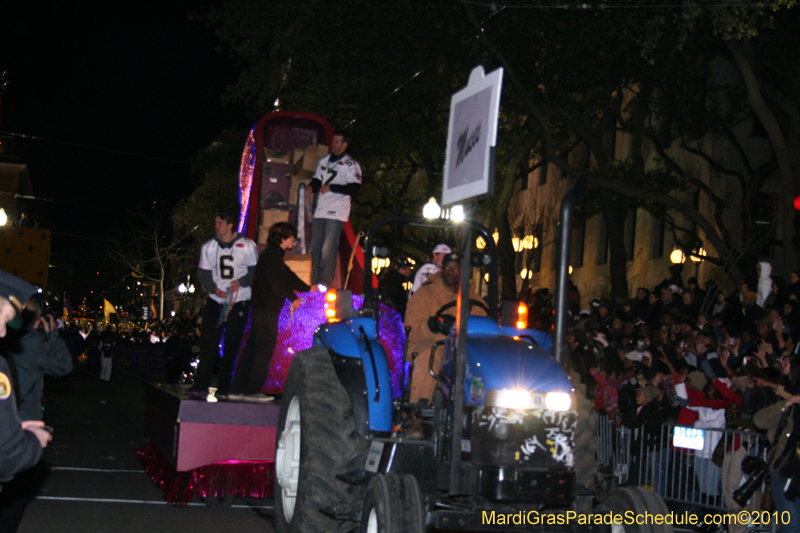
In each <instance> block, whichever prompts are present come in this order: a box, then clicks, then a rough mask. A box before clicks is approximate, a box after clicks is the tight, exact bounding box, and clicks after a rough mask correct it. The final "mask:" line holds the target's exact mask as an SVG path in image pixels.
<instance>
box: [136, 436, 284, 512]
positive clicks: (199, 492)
mask: <svg viewBox="0 0 800 533" xmlns="http://www.w3.org/2000/svg"><path fill="white" fill-rule="evenodd" d="M136 456H137V457H138V459H139V463H140V464H141V465H142V468H143V469H144V471H145V472H146V473H147V475H149V476H150V479H152V480H153V483H155V485H156V486H157V487H158V488H160V489H161V490H162V491H164V499H165V500H166V501H167V503H169V504H170V505H176V506H178V507H185V506H186V504H188V503H189V502H191V501H192V500H193V499H195V498H205V497H207V496H212V497H221V496H228V495H233V496H239V497H242V498H271V497H272V489H273V487H272V480H273V478H274V470H275V463H274V462H272V461H270V462H266V461H247V462H237V463H215V464H210V465H206V466H201V467H200V468H195V469H194V470H189V471H188V472H178V471H176V470H175V467H174V466H172V464H171V463H170V462H169V461H167V459H166V458H165V457H164V456H163V455H162V454H161V452H160V451H158V448H156V447H155V445H154V444H153V443H152V442H151V443H148V444H147V445H145V446H143V447H142V448H139V449H138V450H136Z"/></svg>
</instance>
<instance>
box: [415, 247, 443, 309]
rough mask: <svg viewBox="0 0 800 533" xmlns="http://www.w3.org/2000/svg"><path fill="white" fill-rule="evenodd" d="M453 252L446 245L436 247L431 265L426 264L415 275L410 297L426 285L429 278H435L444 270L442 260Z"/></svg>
mask: <svg viewBox="0 0 800 533" xmlns="http://www.w3.org/2000/svg"><path fill="white" fill-rule="evenodd" d="M452 252H453V250H451V249H450V247H449V246H447V245H446V244H437V245H436V247H435V248H434V249H433V253H432V254H431V255H432V256H433V261H431V262H430V263H425V264H424V265H422V266H421V267H419V270H417V273H416V274H415V275H414V284H413V285H412V286H411V292H410V293H409V296H411V295H412V294H414V293H415V292H417V290H419V288H420V287H422V284H423V283H425V281H426V280H427V279H428V278H429V277H431V276H433V275H434V274H436V273H437V272H439V270H441V269H442V260H443V259H444V256H446V255H447V254H449V253H452Z"/></svg>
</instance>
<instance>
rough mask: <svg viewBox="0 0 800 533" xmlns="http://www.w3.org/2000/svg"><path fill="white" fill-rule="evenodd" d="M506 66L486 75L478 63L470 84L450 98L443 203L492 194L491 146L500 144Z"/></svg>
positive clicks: (446, 204)
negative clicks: (501, 106) (498, 123)
mask: <svg viewBox="0 0 800 533" xmlns="http://www.w3.org/2000/svg"><path fill="white" fill-rule="evenodd" d="M502 86H503V69H502V68H498V69H497V70H495V71H493V72H491V73H489V74H488V75H484V72H483V67H481V66H477V67H475V68H474V69H472V72H471V73H470V75H469V83H468V84H467V86H466V87H465V88H463V89H461V90H460V91H458V92H457V93H455V94H454V95H453V97H452V98H451V99H450V122H449V124H448V127H447V153H446V156H445V162H444V179H443V181H442V205H443V206H449V205H452V204H456V203H462V202H467V201H471V200H476V199H478V198H481V197H484V196H490V195H491V194H492V187H493V185H494V184H493V183H492V174H493V169H492V165H493V161H492V148H493V147H494V146H496V144H497V116H498V114H499V112H500V91H501V90H502Z"/></svg>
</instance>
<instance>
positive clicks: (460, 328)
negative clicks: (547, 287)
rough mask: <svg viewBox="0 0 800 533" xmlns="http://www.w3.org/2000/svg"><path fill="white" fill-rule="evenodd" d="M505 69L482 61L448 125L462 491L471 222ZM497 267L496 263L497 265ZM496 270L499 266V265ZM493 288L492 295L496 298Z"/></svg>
mask: <svg viewBox="0 0 800 533" xmlns="http://www.w3.org/2000/svg"><path fill="white" fill-rule="evenodd" d="M502 83H503V69H497V70H495V71H493V72H490V73H489V74H488V75H487V74H485V73H484V70H483V67H481V66H477V67H475V68H474V69H472V72H470V75H469V81H468V82H467V86H466V87H464V88H463V89H461V90H460V91H458V92H456V93H455V94H454V95H453V97H452V98H451V100H450V122H449V124H448V127H447V152H446V154H445V165H444V172H443V177H442V206H445V207H446V206H451V205H454V204H457V203H459V202H460V203H462V205H463V207H464V220H465V222H467V223H466V224H464V225H463V226H462V228H463V230H462V232H461V243H460V248H461V254H462V259H461V286H460V289H459V291H458V300H457V303H458V307H457V311H458V313H457V315H458V319H457V322H456V327H457V330H456V331H457V338H456V346H455V354H454V356H453V370H452V372H453V376H452V379H453V381H452V384H451V389H450V410H449V414H450V420H449V422H450V424H451V427H450V428H449V429H450V431H449V438H450V441H449V442H447V441H445V448H447V445H449V455H450V457H449V460H450V465H449V466H450V475H449V478H450V479H449V483H448V486H449V492H450V494H451V495H455V494H459V493H460V492H461V489H460V486H461V475H460V474H461V437H462V430H463V425H464V391H465V387H466V385H465V383H464V380H465V377H466V366H467V320H468V316H469V281H470V273H471V271H472V262H471V256H472V231H471V225H470V224H469V222H471V219H472V211H473V207H474V202H475V201H476V200H477V199H479V198H484V197H488V196H491V195H492V190H493V187H494V151H495V146H496V145H497V123H498V115H499V112H500V91H501V89H502ZM492 266H493V267H494V268H495V269H496V267H495V266H494V265H492ZM494 271H496V270H494ZM491 296H492V294H491V287H490V299H491Z"/></svg>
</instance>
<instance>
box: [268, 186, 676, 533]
mask: <svg viewBox="0 0 800 533" xmlns="http://www.w3.org/2000/svg"><path fill="white" fill-rule="evenodd" d="M565 203H567V202H566V201H565ZM573 203H574V201H573ZM569 212H571V210H570V211H569ZM564 216H565V215H564V209H563V208H562V218H563V217H564ZM566 216H567V217H568V216H569V213H567V215H566ZM385 223H404V224H411V225H417V226H428V227H430V226H433V227H437V228H441V227H443V223H434V224H431V223H430V222H428V221H422V220H416V219H409V218H406V217H389V218H388V219H384V220H382V221H379V222H378V223H376V224H375V225H373V227H372V228H371V229H370V231H369V232H368V234H367V236H366V240H365V244H364V245H365V249H366V260H365V264H367V265H369V264H370V262H371V258H372V254H373V252H374V251H375V250H377V247H375V246H374V242H375V235H376V233H377V231H378V229H379V228H380V227H381V226H382V225H383V224H385ZM567 223H568V220H567ZM467 227H468V228H469V230H462V237H461V242H462V243H463V245H462V250H464V255H465V257H464V264H462V284H461V285H462V287H464V286H465V284H466V282H465V279H466V278H467V276H469V272H468V271H469V270H470V268H468V267H469V265H470V264H472V265H483V266H484V267H485V268H486V270H488V272H489V282H488V283H489V285H488V288H489V291H488V293H489V294H488V297H487V302H486V303H487V304H488V308H489V313H488V314H489V317H491V318H487V317H469V318H468V319H467V320H460V323H461V324H464V323H466V324H467V325H466V328H463V327H462V328H461V329H459V331H458V332H457V331H456V329H457V328H453V331H452V332H451V333H450V335H449V336H448V337H447V340H446V341H442V342H444V343H445V356H444V358H443V364H442V368H441V369H440V370H439V372H438V373H434V369H430V371H431V373H434V376H435V377H436V379H437V380H438V386H437V390H436V393H435V396H434V399H433V401H432V402H431V403H429V404H428V403H425V404H424V405H418V404H417V405H411V404H409V403H408V402H407V401H404V398H405V396H401V397H400V398H395V399H393V398H392V386H391V376H390V370H389V364H388V362H387V354H386V353H385V351H384V349H383V348H382V346H381V344H380V343H379V342H378V337H377V332H378V328H379V324H378V323H379V321H380V320H381V317H380V316H379V314H378V310H379V306H378V297H377V294H376V290H375V289H373V287H372V279H371V274H370V276H365V283H364V285H365V290H364V306H363V308H362V309H361V311H360V312H359V313H357V316H350V317H345V318H340V319H338V320H337V321H332V322H328V323H325V324H323V325H322V326H320V327H319V329H318V330H317V331H316V334H315V337H314V345H313V347H312V348H311V349H309V350H306V351H304V352H301V353H299V354H297V356H296V357H295V358H294V360H293V363H292V366H291V369H290V371H289V374H288V377H287V380H286V383H285V387H284V392H283V397H282V399H281V408H280V416H279V420H278V431H277V444H276V464H275V473H276V487H275V523H276V530H277V531H278V532H279V533H283V532H319V533H322V532H330V531H350V530H353V529H355V528H360V530H361V531H366V532H370V533H378V532H385V533H400V532H414V533H417V532H421V531H425V530H426V529H427V528H430V527H436V528H439V529H444V530H469V531H497V530H505V529H508V528H516V529H524V530H540V531H544V530H558V531H565V530H570V531H572V530H575V531H577V530H581V531H586V530H589V531H592V530H594V531H600V530H603V531H608V530H609V529H610V526H609V525H602V524H600V525H592V526H586V525H580V526H579V525H577V522H576V521H574V520H573V523H565V522H564V518H566V517H567V516H568V515H567V514H566V513H569V512H573V513H575V512H576V510H578V508H577V507H576V505H580V502H581V501H585V500H587V499H588V500H589V504H590V505H591V497H590V496H591V495H593V494H594V493H593V492H592V490H591V487H590V485H592V481H593V477H594V473H595V471H596V469H595V468H594V464H595V460H594V443H593V437H592V425H591V419H590V413H589V411H590V407H589V406H587V405H586V402H585V399H584V400H583V401H582V400H581V399H580V398H579V396H581V395H580V392H581V391H580V390H576V387H575V386H574V385H573V383H572V381H571V380H570V378H569V376H568V374H567V372H566V370H565V366H564V364H563V362H561V361H560V360H559V359H558V358H554V357H553V356H552V355H551V354H550V353H549V352H548V351H546V350H544V349H543V348H542V347H541V346H540V345H539V344H540V343H539V342H538V341H537V338H539V339H542V337H541V335H543V333H542V332H536V331H533V330H528V329H525V327H524V326H522V325H521V324H520V326H521V328H522V329H520V328H517V327H516V326H514V325H502V324H499V323H498V322H497V321H495V320H494V318H495V317H497V316H498V312H497V284H496V283H497V282H496V279H497V278H496V272H497V266H496V252H495V247H494V241H493V239H492V238H491V236H490V235H489V233H488V231H487V230H486V228H484V227H482V226H480V225H479V224H475V223H467ZM562 227H563V226H562ZM476 234H477V235H480V236H481V237H483V239H484V241H485V242H486V243H487V248H486V250H484V252H485V253H474V252H470V250H469V244H471V243H473V242H475V237H476ZM562 241H565V239H562ZM564 246H567V244H566V243H565V244H564ZM563 253H564V250H562V256H565V255H563ZM564 279H566V277H565V276H564ZM562 293H564V291H562ZM463 294H464V293H463V292H462V297H463ZM562 304H563V302H562ZM463 307H464V308H466V307H467V306H463ZM562 309H563V307H562ZM453 311H455V310H452V311H451V312H453ZM436 312H437V310H431V314H432V315H433V314H436ZM439 312H440V313H441V310H439ZM461 312H462V313H463V315H464V316H463V317H462V318H464V319H466V309H463V310H461ZM563 327H564V322H563V319H562V320H561V321H560V323H559V319H558V318H557V320H556V333H557V334H558V333H560V332H561V331H560V330H559V328H561V330H563ZM406 333H408V332H406ZM545 337H546V335H545ZM556 338H558V337H556ZM547 340H549V338H548V339H547ZM558 345H559V343H558V342H556V343H555V344H554V348H555V350H556V351H558ZM431 360H433V358H431ZM409 416H413V417H417V418H418V419H421V420H422V422H423V424H422V432H421V435H416V436H414V437H413V438H412V437H410V436H409V435H408V434H406V433H403V432H397V431H396V427H397V425H399V424H401V421H402V420H405V419H408V417H409ZM576 475H577V477H578V481H576ZM647 498H650V500H647ZM607 501H608V504H609V505H610V506H611V508H615V509H617V510H626V509H637V508H639V509H642V510H644V509H649V511H650V512H656V511H657V510H659V509H662V508H663V502H661V503H660V504H658V507H657V508H654V507H653V506H654V505H656V504H657V502H655V500H653V499H652V498H651V497H650V496H649V495H646V494H644V491H638V490H628V489H625V490H624V491H623V492H619V491H617V493H615V494H612V495H611V497H610V498H609V499H608V500H607ZM551 511H552V512H553V513H555V515H553V516H561V517H562V519H561V520H562V522H561V524H560V525H553V524H552V521H551V523H548V520H547V519H546V518H545V517H546V516H549V515H548V514H547V513H549V512H551Z"/></svg>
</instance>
